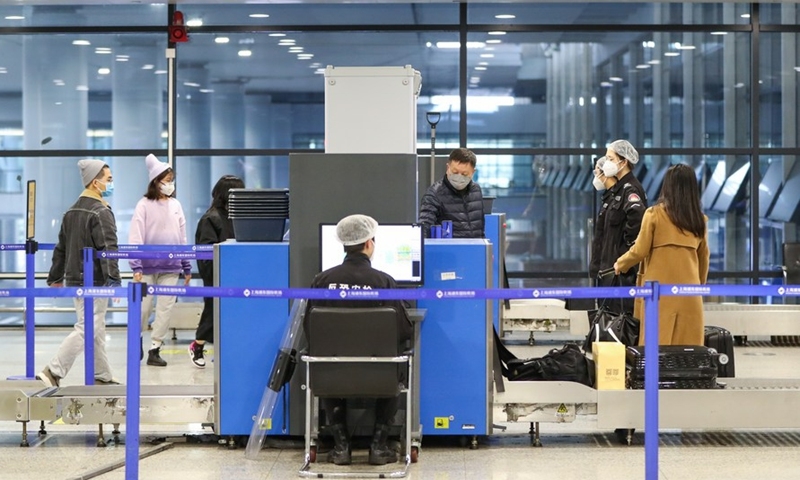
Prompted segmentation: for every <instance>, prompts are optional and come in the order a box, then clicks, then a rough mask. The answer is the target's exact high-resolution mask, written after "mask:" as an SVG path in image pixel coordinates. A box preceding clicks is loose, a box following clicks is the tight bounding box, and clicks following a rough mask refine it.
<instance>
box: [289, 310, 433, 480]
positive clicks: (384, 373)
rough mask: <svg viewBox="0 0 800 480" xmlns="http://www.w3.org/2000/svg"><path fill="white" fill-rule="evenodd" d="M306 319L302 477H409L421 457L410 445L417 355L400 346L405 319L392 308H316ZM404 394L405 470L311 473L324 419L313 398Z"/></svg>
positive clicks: (302, 358)
mask: <svg viewBox="0 0 800 480" xmlns="http://www.w3.org/2000/svg"><path fill="white" fill-rule="evenodd" d="M307 315H308V317H307V318H306V325H307V327H306V328H307V329H308V331H307V332H306V334H307V337H308V340H309V342H308V354H307V355H303V356H301V360H302V361H304V362H306V416H305V463H304V464H303V467H302V468H301V469H300V472H299V474H300V476H302V477H313V478H324V477H326V476H328V477H340V478H365V477H366V478H403V477H405V476H406V475H407V473H408V467H409V464H410V463H412V462H415V461H416V459H417V455H418V453H419V451H418V449H417V447H412V445H411V408H412V404H413V402H412V401H411V399H412V398H413V396H412V392H411V385H413V379H412V370H413V368H412V355H411V353H412V352H410V351H406V352H403V351H402V350H403V348H402V347H401V346H399V345H398V332H397V317H398V315H400V313H399V312H398V311H397V310H396V309H395V308H389V307H379V308H339V307H312V308H311V309H310V310H309V312H308V314H307ZM406 370H407V371H406ZM404 383H405V385H404ZM402 392H405V393H406V406H405V426H404V430H403V432H404V434H403V437H404V438H403V445H404V455H405V462H404V465H403V467H402V469H398V470H396V471H391V472H387V471H386V470H380V471H361V470H359V471H358V472H345V471H341V470H336V471H331V472H327V473H326V472H320V471H311V464H312V463H314V462H316V457H317V443H316V438H317V434H318V418H319V417H318V415H317V412H316V410H317V402H315V401H313V400H314V397H332V398H363V397H373V398H380V397H395V396H397V395H399V394H400V393H402ZM401 460H402V459H401ZM339 468H341V467H339Z"/></svg>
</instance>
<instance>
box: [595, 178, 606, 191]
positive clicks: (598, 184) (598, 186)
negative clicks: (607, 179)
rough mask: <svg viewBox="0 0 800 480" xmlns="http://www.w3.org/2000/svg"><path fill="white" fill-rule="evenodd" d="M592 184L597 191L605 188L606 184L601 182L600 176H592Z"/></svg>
mask: <svg viewBox="0 0 800 480" xmlns="http://www.w3.org/2000/svg"><path fill="white" fill-rule="evenodd" d="M592 186H593V187H594V189H595V190H597V191H598V192H602V191H603V190H605V189H606V185H605V183H603V181H602V180H600V177H594V180H592Z"/></svg>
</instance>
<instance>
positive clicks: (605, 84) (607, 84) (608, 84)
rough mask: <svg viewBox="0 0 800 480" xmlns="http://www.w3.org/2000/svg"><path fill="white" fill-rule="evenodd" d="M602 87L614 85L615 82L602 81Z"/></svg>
mask: <svg viewBox="0 0 800 480" xmlns="http://www.w3.org/2000/svg"><path fill="white" fill-rule="evenodd" d="M600 86H601V87H613V86H614V84H613V83H611V82H600Z"/></svg>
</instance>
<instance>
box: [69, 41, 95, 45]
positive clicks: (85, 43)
mask: <svg viewBox="0 0 800 480" xmlns="http://www.w3.org/2000/svg"><path fill="white" fill-rule="evenodd" d="M72 44H73V45H78V46H86V45H91V43H90V42H89V40H73V41H72Z"/></svg>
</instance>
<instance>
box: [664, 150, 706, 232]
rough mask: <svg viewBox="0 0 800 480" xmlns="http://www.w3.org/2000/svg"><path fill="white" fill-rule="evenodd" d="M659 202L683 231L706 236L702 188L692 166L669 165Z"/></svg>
mask: <svg viewBox="0 0 800 480" xmlns="http://www.w3.org/2000/svg"><path fill="white" fill-rule="evenodd" d="M658 204H660V205H663V206H664V209H665V210H666V211H667V216H668V217H669V219H670V220H672V223H674V224H675V226H676V227H678V228H680V229H681V231H683V232H688V233H691V234H692V235H694V236H695V237H698V238H702V237H704V236H705V234H706V221H705V218H704V217H703V210H702V208H701V206H700V189H699V188H698V187H697V178H696V177H695V175H694V170H692V168H691V167H690V166H688V165H684V164H682V163H681V164H678V165H673V166H671V167H669V170H667V174H666V175H665V176H664V184H663V185H662V186H661V196H660V197H659V199H658Z"/></svg>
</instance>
